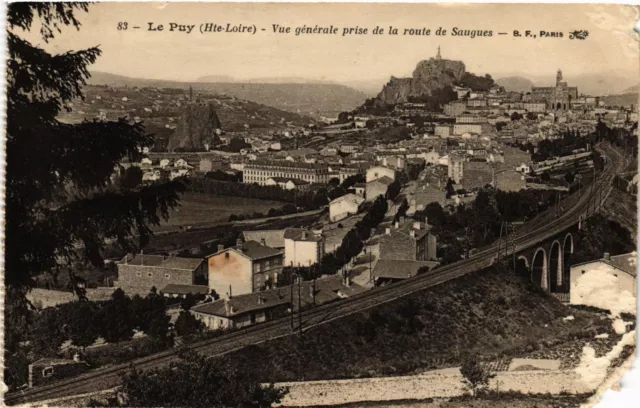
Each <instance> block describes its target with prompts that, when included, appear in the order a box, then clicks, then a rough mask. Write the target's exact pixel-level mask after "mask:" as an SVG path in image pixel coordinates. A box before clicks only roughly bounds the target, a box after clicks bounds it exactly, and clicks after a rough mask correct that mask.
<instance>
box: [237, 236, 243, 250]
mask: <svg viewBox="0 0 640 408" xmlns="http://www.w3.org/2000/svg"><path fill="white" fill-rule="evenodd" d="M236 249H237V250H238V251H239V252H242V240H241V239H240V238H238V239H236Z"/></svg>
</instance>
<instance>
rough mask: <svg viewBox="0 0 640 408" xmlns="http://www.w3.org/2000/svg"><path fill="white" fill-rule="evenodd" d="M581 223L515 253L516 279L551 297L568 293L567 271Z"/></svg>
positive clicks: (568, 277) (568, 278)
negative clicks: (523, 278)
mask: <svg viewBox="0 0 640 408" xmlns="http://www.w3.org/2000/svg"><path fill="white" fill-rule="evenodd" d="M580 228H581V225H580V223H579V224H577V225H573V226H571V227H569V228H567V229H565V230H564V231H562V232H561V233H559V234H556V235H555V236H553V237H551V238H548V239H546V240H544V241H542V242H539V243H538V244H537V245H534V246H531V247H529V248H527V249H524V250H521V251H519V252H517V253H516V254H515V270H516V274H517V275H518V276H523V277H528V278H530V279H531V281H532V282H534V283H536V284H538V285H540V287H541V288H542V289H544V290H546V291H548V292H551V293H554V294H568V293H569V282H570V276H569V269H570V267H571V257H572V255H573V252H574V249H575V242H576V238H577V233H578V231H579V230H580Z"/></svg>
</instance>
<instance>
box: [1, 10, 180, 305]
mask: <svg viewBox="0 0 640 408" xmlns="http://www.w3.org/2000/svg"><path fill="white" fill-rule="evenodd" d="M87 10H88V5H87V4H86V3H12V4H10V5H9V10H8V25H9V33H8V37H9V38H8V50H9V61H8V68H7V83H8V87H7V193H6V259H5V271H6V275H5V281H6V283H7V285H10V286H13V287H19V288H21V289H22V292H23V293H24V292H26V290H28V288H29V287H30V286H32V283H33V282H32V277H33V276H34V275H37V274H40V273H42V272H46V271H49V270H53V269H55V268H56V267H57V266H59V264H60V263H64V264H72V263H74V262H87V261H88V262H91V263H93V264H96V265H102V264H103V261H102V257H101V249H102V248H103V247H104V245H105V244H104V242H105V238H113V239H115V241H116V242H117V244H119V245H120V246H121V247H122V248H123V249H125V250H132V249H135V248H136V247H138V246H144V245H145V244H146V242H147V240H148V237H149V235H150V234H151V230H150V226H153V225H156V224H158V223H159V222H160V221H161V218H165V219H166V218H167V217H168V211H169V210H170V209H171V208H173V207H175V206H176V205H177V204H178V199H179V195H178V193H179V192H181V191H183V190H184V186H183V185H182V182H181V181H175V182H170V183H166V184H160V185H152V186H140V187H137V188H127V189H121V188H119V186H117V185H114V184H113V183H112V182H111V176H112V175H113V174H114V168H115V167H116V166H117V165H118V164H119V163H120V162H121V161H122V160H123V159H126V158H128V159H129V160H131V161H139V160H140V159H141V157H142V154H141V153H140V151H141V148H142V147H144V146H151V145H152V143H153V137H152V136H149V135H146V134H145V131H144V127H143V125H141V124H133V123H131V122H130V121H128V120H126V119H124V118H123V119H120V120H118V121H116V122H103V121H97V120H94V121H85V122H83V123H80V124H74V125H70V124H66V123H62V122H60V121H58V120H57V117H58V114H59V113H60V112H61V111H62V110H63V109H66V110H70V109H71V108H70V103H71V102H73V100H74V99H76V98H81V97H82V87H83V86H84V85H85V83H86V82H85V81H86V79H87V78H88V77H89V72H88V66H89V65H90V64H92V63H93V62H95V60H96V58H97V57H98V56H99V55H100V50H99V49H98V48H95V47H94V48H89V49H87V50H82V51H73V52H65V53H62V54H58V55H51V54H48V53H47V52H45V51H44V50H42V49H41V48H38V47H37V46H33V45H31V44H30V43H29V42H27V41H26V40H24V39H22V38H20V37H19V36H18V34H19V33H20V32H21V31H22V32H24V31H29V30H30V29H31V26H32V24H33V23H34V20H39V24H40V25H41V26H42V28H41V30H40V31H41V34H42V39H43V40H44V41H45V42H46V41H48V40H49V39H51V38H53V36H54V34H57V33H58V32H60V30H61V27H62V26H68V25H71V26H73V27H75V28H79V27H80V23H79V22H78V20H76V18H75V17H74V12H76V11H87ZM135 236H138V238H139V240H137V241H136V240H134V239H132V238H133V237H135Z"/></svg>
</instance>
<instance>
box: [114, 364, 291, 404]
mask: <svg viewBox="0 0 640 408" xmlns="http://www.w3.org/2000/svg"><path fill="white" fill-rule="evenodd" d="M286 393H287V390H286V389H283V388H277V387H274V386H273V385H270V386H266V387H263V386H262V385H261V382H260V381H259V380H258V377H257V376H256V373H255V372H254V371H252V370H250V369H249V370H245V369H242V370H241V369H240V368H239V367H238V364H237V363H235V362H234V360H232V359H231V358H228V357H220V358H207V357H203V356H200V355H198V354H196V353H193V352H183V354H182V355H181V359H180V360H179V361H178V362H176V363H173V364H171V366H169V367H166V368H160V369H154V370H151V371H139V370H133V371H132V372H130V373H128V374H127V375H125V376H124V378H123V384H122V396H123V397H124V398H123V401H122V402H123V406H128V407H194V408H195V407H207V408H209V407H270V406H271V405H272V404H277V403H278V402H280V400H281V399H282V397H284V396H285V395H286Z"/></svg>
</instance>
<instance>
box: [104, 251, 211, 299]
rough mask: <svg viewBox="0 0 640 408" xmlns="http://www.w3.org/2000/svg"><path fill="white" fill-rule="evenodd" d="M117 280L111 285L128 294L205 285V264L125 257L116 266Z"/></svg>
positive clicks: (195, 261) (174, 258) (157, 258)
mask: <svg viewBox="0 0 640 408" xmlns="http://www.w3.org/2000/svg"><path fill="white" fill-rule="evenodd" d="M117 268H118V280H117V281H114V286H115V287H117V288H120V289H122V290H123V291H124V292H125V293H126V294H128V295H134V294H139V295H142V296H145V295H147V294H148V293H149V292H150V291H151V288H153V287H155V288H156V289H157V290H160V289H162V288H164V287H165V286H167V285H169V284H177V285H194V284H205V283H206V279H207V278H206V276H207V273H206V265H205V263H204V262H203V261H202V259H193V258H180V257H175V256H162V255H144V254H137V255H130V254H129V255H127V256H125V257H124V258H123V259H122V260H121V261H119V262H118V263H117Z"/></svg>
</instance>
